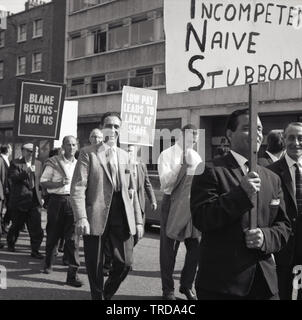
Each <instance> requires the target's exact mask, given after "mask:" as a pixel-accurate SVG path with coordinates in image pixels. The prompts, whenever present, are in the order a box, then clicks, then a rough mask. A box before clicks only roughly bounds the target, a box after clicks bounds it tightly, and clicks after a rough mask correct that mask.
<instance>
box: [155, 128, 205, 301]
mask: <svg viewBox="0 0 302 320" xmlns="http://www.w3.org/2000/svg"><path fill="white" fill-rule="evenodd" d="M197 140H198V131H197V128H196V127H195V126H194V125H192V124H187V125H185V126H184V127H183V128H182V136H181V137H180V138H179V139H178V140H177V142H176V143H175V145H174V146H172V147H170V148H168V149H166V150H164V151H163V152H162V153H161V154H160V156H159V158H158V173H159V179H160V184H161V190H162V191H163V192H164V196H163V200H162V204H161V215H160V272H161V281H162V291H163V295H162V298H163V300H176V298H175V295H174V280H173V272H174V267H175V259H176V255H177V251H178V248H179V244H180V241H184V243H185V246H186V250H187V253H186V258H185V262H184V266H183V269H182V273H181V278H180V288H179V292H180V293H182V294H184V295H185V296H186V297H187V299H188V300H196V296H195V294H194V292H193V290H192V285H193V282H194V279H195V274H196V269H197V263H198V247H199V240H200V239H199V238H200V234H199V232H197V230H195V228H192V218H191V212H190V203H189V201H187V200H188V199H189V192H190V184H191V181H190V180H188V179H187V173H188V172H189V171H190V172H191V173H194V171H195V168H196V167H197V165H198V164H199V163H201V162H202V160H201V157H200V155H199V154H198V153H197V152H196V151H195V150H194V149H193V147H194V145H195V144H196V142H197ZM188 182H189V184H188Z"/></svg>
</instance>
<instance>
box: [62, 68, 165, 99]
mask: <svg viewBox="0 0 302 320" xmlns="http://www.w3.org/2000/svg"><path fill="white" fill-rule="evenodd" d="M127 85H128V86H132V87H138V88H148V87H157V86H163V85H165V71H164V65H163V64H162V65H157V66H153V67H146V68H140V69H133V70H126V71H120V72H114V73H108V74H103V75H96V76H93V77H88V78H78V79H72V80H70V81H69V83H68V96H70V97H71V96H80V95H87V94H97V93H105V92H114V91H121V90H122V89H123V86H127Z"/></svg>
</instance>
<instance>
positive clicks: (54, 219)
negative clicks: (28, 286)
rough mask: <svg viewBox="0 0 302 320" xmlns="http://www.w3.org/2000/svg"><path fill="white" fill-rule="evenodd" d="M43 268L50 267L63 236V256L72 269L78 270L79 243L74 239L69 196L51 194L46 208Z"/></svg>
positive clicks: (73, 224)
mask: <svg viewBox="0 0 302 320" xmlns="http://www.w3.org/2000/svg"><path fill="white" fill-rule="evenodd" d="M46 232H47V238H46V257H45V267H48V268H49V267H51V265H52V263H53V260H54V256H55V253H56V249H57V245H58V241H59V239H60V238H61V236H62V235H63V236H64V239H65V246H64V254H65V257H66V259H67V260H68V262H69V266H70V267H72V268H74V269H75V268H76V269H77V268H79V266H80V258H79V241H77V239H76V237H75V222H74V217H73V212H72V208H71V203H70V196H69V195H56V194H51V195H50V197H49V203H48V206H47V225H46Z"/></svg>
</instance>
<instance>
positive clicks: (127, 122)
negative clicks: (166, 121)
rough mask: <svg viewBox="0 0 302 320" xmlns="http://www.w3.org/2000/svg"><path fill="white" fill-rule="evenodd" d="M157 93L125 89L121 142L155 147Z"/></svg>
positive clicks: (127, 87)
mask: <svg viewBox="0 0 302 320" xmlns="http://www.w3.org/2000/svg"><path fill="white" fill-rule="evenodd" d="M156 109H157V91H155V90H148V89H141V88H134V87H129V86H124V87H123V95H122V106H121V117H122V127H121V132H120V142H121V143H125V144H135V145H141V146H153V141H154V129H155V122H156Z"/></svg>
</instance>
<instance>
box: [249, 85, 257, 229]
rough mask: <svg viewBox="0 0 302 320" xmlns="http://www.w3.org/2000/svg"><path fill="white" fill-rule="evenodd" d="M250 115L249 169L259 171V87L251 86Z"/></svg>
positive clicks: (252, 221) (252, 212)
mask: <svg viewBox="0 0 302 320" xmlns="http://www.w3.org/2000/svg"><path fill="white" fill-rule="evenodd" d="M249 111H250V112H249V113H250V135H249V144H250V152H249V169H250V171H254V172H256V170H257V117H258V86H257V85H256V84H254V85H253V84H250V85H249ZM257 195H258V193H257V194H255V195H254V196H253V198H252V203H253V209H251V210H250V229H255V228H257V203H258V201H257V200H258V199H257Z"/></svg>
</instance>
